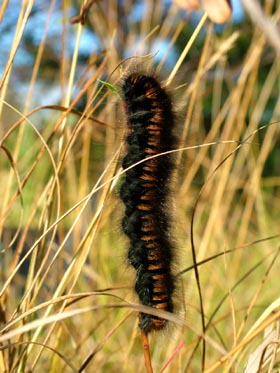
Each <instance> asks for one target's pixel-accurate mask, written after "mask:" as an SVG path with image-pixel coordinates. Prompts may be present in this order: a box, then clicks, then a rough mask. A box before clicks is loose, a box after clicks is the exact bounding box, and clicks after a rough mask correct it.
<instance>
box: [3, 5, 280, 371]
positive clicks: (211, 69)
mask: <svg viewBox="0 0 280 373" xmlns="http://www.w3.org/2000/svg"><path fill="white" fill-rule="evenodd" d="M30 3H31V2H30ZM267 3H269V2H268V1H267ZM104 4H105V3H104ZM104 4H103V3H102V2H96V4H94V5H93V6H92V8H91V11H90V14H89V23H90V25H91V27H93V28H94V30H95V32H96V34H97V36H98V37H99V39H100V41H101V45H102V48H103V51H102V54H100V55H97V54H94V53H92V54H91V58H90V59H89V61H88V62H87V63H86V65H85V66H81V62H80V60H79V58H78V53H77V54H76V52H78V46H79V37H80V32H81V31H82V26H81V25H74V26H72V27H73V28H74V29H75V30H76V33H77V42H76V47H75V51H74V53H73V55H71V54H70V52H69V49H68V48H69V46H68V45H67V43H66V44H64V49H63V52H64V53H62V54H61V55H60V56H59V60H58V61H57V64H56V65H55V66H57V67H56V69H55V74H54V75H52V76H53V78H52V79H53V84H56V85H57V86H60V87H61V88H63V87H64V88H65V89H62V90H61V91H62V92H64V93H62V98H61V102H60V104H59V105H58V103H57V102H48V105H52V107H51V108H47V109H46V108H43V107H41V106H40V105H38V104H34V106H32V102H35V103H36V97H37V95H39V94H41V93H40V92H37V91H36V89H38V87H37V86H36V83H37V82H39V81H44V77H45V76H46V75H44V74H45V72H46V71H47V70H45V71H44V70H43V68H42V69H40V67H41V66H44V64H45V61H47V57H46V55H45V53H44V52H45V49H46V48H47V46H51V45H52V42H53V41H52V40H50V39H49V37H48V35H47V36H46V40H45V42H44V40H42V42H41V44H40V48H41V50H40V49H39V50H38V51H37V50H36V49H34V53H36V63H34V64H33V65H30V66H29V67H28V68H26V74H27V75H26V76H29V77H31V76H32V78H31V80H30V83H29V90H30V96H29V95H27V96H25V95H23V96H22V97H18V96H17V97H16V99H14V98H13V94H12V92H15V91H16V89H17V85H16V83H15V82H14V79H12V77H13V75H12V74H13V71H14V70H13V69H15V67H14V66H13V62H12V64H11V69H12V70H9V69H8V62H7V65H6V68H7V70H6V75H3V77H2V80H1V89H0V92H1V93H0V127H1V132H0V135H1V140H0V141H1V142H0V145H1V148H0V150H1V153H0V154H1V157H0V178H1V191H0V216H1V219H0V232H1V246H0V248H1V253H0V263H1V264H0V281H1V282H0V297H1V298H0V322H1V329H0V330H1V334H0V343H1V344H0V353H1V355H0V371H1V372H2V371H3V372H29V371H32V372H37V371H48V372H70V371H71V372H72V371H75V372H78V371H79V370H80V369H81V367H82V366H83V364H84V362H85V361H86V359H88V362H87V363H86V364H85V365H86V367H85V369H84V371H85V372H117V371H118V372H143V371H145V362H144V354H143V348H142V345H141V337H140V333H139V330H138V328H137V322H138V319H137V314H138V311H139V310H141V305H139V304H138V299H137V297H136V295H135V294H134V291H133V286H134V285H133V284H134V271H133V270H132V269H131V268H130V267H129V265H128V264H127V262H126V250H127V246H128V242H127V239H126V237H125V236H124V235H123V234H122V233H121V227H120V221H121V218H122V211H123V206H122V203H121V201H120V200H119V198H118V193H117V191H118V187H119V184H120V182H121V177H122V176H121V172H122V171H121V167H120V165H121V162H120V158H121V156H122V155H123V154H124V151H125V150H124V147H123V145H124V141H123V138H124V134H125V118H124V112H123V109H122V103H121V101H120V100H119V98H118V97H117V96H116V94H115V92H114V89H118V83H119V79H120V73H121V70H122V69H125V68H126V67H127V66H130V65H131V64H135V63H137V64H139V65H144V66H146V65H151V64H152V63H151V56H150V57H149V56H146V55H147V54H154V53H155V48H153V41H154V40H155V39H156V38H158V37H162V38H169V39H171V40H172V42H171V46H173V45H174V44H176V45H177V47H178V48H179V45H180V44H181V43H182V40H184V43H185V45H187V43H188V42H189V40H190V37H191V35H188V34H185V33H184V34H183V33H182V31H181V30H183V29H184V28H183V26H184V22H185V21H184V20H182V21H181V22H178V20H177V18H176V17H177V16H178V12H177V10H176V9H175V7H174V8H173V7H171V8H170V9H169V10H168V12H167V14H166V16H165V17H164V20H163V21H162V19H161V14H162V9H163V8H162V3H161V2H159V1H155V2H154V7H155V8H154V12H152V14H150V16H147V17H143V19H141V20H140V22H139V23H130V24H129V28H128V29H129V32H128V34H126V33H125V34H122V32H121V31H122V30H123V29H124V23H123V21H124V20H126V21H127V22H128V13H129V11H130V7H131V2H127V7H126V8H124V9H123V11H124V14H123V15H122V17H123V18H121V15H120V14H119V13H117V9H116V8H115V5H114V2H111V3H110V6H109V9H108V10H105V8H104V7H105V5H104ZM106 4H107V3H106ZM51 6H52V2H51V3H50V6H49V9H48V10H50V11H51ZM279 6H280V5H279V2H277V7H276V8H277V9H276V11H275V14H274V17H275V18H276V19H278V20H279ZM3 9H4V8H3ZM21 11H22V14H24V12H25V11H27V12H28V9H27V10H26V9H25V8H24V5H22V8H21ZM65 12H66V8H65V9H64V8H63V9H62V10H61V17H63V14H64V15H65ZM5 16H7V15H6V14H5V13H4V14H3V17H5ZM277 17H278V18H277ZM121 20H122V21H121ZM17 22H18V26H22V27H24V26H25V24H26V19H25V18H24V17H23V18H21V15H19V17H18V20H17ZM46 22H47V19H46ZM48 22H49V21H48ZM62 22H65V24H66V23H67V22H69V17H68V16H67V17H65V18H64V19H63V21H62ZM186 22H187V21H186ZM47 24H48V27H51V22H49V23H47ZM13 27H14V30H15V39H14V40H13V41H11V47H10V52H11V53H12V54H13V53H14V52H13V51H14V50H15V47H16V44H17V42H18V39H17V38H19V40H21V39H22V38H24V36H22V35H21V33H20V27H17V25H16V24H14V25H13ZM122 27H123V28H122ZM239 28H240V31H239V32H238V33H237V32H236V30H234V27H232V29H230V28H228V29H227V30H225V32H224V33H223V34H222V35H219V36H217V35H215V34H214V32H213V27H212V26H211V24H209V25H208V24H206V27H205V30H206V36H205V39H203V38H202V37H201V33H199V40H197V39H195V40H194V43H191V44H190V45H189V47H190V49H189V51H188V54H187V56H186V57H185V58H184V62H183V63H182V64H181V65H179V66H178V69H177V68H176V71H175V70H173V71H174V72H175V75H174V79H173V82H171V84H170V90H171V92H173V94H174V97H175V104H176V108H178V110H177V109H176V111H178V113H179V114H178V131H177V133H178V138H179V139H180V141H181V142H180V146H179V148H178V152H177V156H176V157H177V158H176V159H177V168H176V178H175V181H174V186H173V188H174V192H173V197H174V198H173V199H174V214H173V215H174V216H173V220H174V224H173V225H174V232H173V235H174V239H175V241H176V244H177V248H176V251H177V263H176V265H175V272H176V273H180V274H179V275H178V277H177V278H178V289H177V292H176V296H175V300H176V305H177V313H176V314H174V315H169V316H168V315H167V316H166V315H165V316H166V317H169V319H170V328H168V330H167V331H166V332H164V333H161V334H153V335H151V337H150V348H151V359H152V365H153V368H154V371H155V372H160V371H161V370H162V368H163V366H164V364H165V362H166V361H167V360H168V359H169V358H170V357H171V362H170V363H169V364H168V366H167V368H166V369H165V372H185V371H190V372H199V371H201V370H202V365H203V343H202V339H204V341H205V346H204V347H205V349H204V354H205V365H204V370H205V371H206V372H218V371H225V372H233V371H243V369H244V367H245V366H246V364H247V363H248V361H249V359H250V357H251V356H252V354H253V353H255V356H256V361H257V362H256V363H255V365H250V366H249V368H248V369H249V370H248V371H250V372H252V371H261V372H266V371H271V372H272V371H273V366H274V367H275V369H276V367H277V364H279V356H278V355H279V354H278V341H279V334H278V333H279V331H278V330H279V321H278V319H279V304H280V298H279V285H278V280H277V279H278V276H279V265H280V262H279V257H278V254H279V219H280V209H279V206H280V193H279V187H280V173H279V165H278V158H279V157H278V155H279V133H280V126H279V112H280V100H279V97H280V95H279V88H280V84H279V58H277V56H276V54H275V53H274V51H273V48H272V47H270V45H269V44H268V43H267V42H266V39H265V38H264V36H263V34H262V32H261V31H260V30H258V29H257V28H256V27H255V26H254V25H252V24H251V25H250V33H248V24H247V25H246V27H245V26H244V27H241V26H240V27H239ZM193 32H194V31H193ZM246 32H247V33H248V35H247V38H246ZM192 35H194V33H193V34H192ZM66 37H67V35H66V32H65V31H64V32H63V33H62V35H61V38H62V39H64V38H66ZM178 37H179V38H180V44H177V38H178ZM244 38H245V39H246V42H244ZM143 40H145V41H144V42H143ZM203 40H205V41H203ZM239 41H240V44H239ZM143 45H144V46H145V48H144V49H143ZM185 45H184V46H183V48H185ZM19 48H23V45H20V47H19ZM89 48H91V46H89ZM130 48H132V52H131V55H130V57H135V56H136V55H137V56H138V57H137V58H136V57H135V58H130V59H128V60H126V61H124V59H123V55H124V54H123V52H124V50H130ZM143 55H145V56H143ZM44 56H45V57H44ZM139 56H142V57H139ZM234 56H238V58H237V57H236V60H235V58H234ZM162 65H163V66H164V61H162ZM120 67H121V68H120ZM173 67H174V66H172V68H173ZM167 70H168V69H167V67H166V66H165V67H164V68H163V69H162V71H159V73H160V74H161V76H162V78H163V79H167V78H168V77H170V76H172V75H171V74H169V73H167V72H166V71H167ZM164 71H165V72H164ZM104 76H105V79H104ZM104 80H106V81H108V84H105V86H104V84H101V83H100V82H101V81H104ZM48 84H50V82H49V80H48ZM47 87H48V86H47ZM111 87H114V89H112V88H111ZM46 90H47V88H46ZM71 92H74V93H73V95H72V98H71ZM44 94H46V95H48V93H47V92H45V93H44ZM81 98H86V99H85V108H84V109H83V111H82V112H81V110H80V109H78V112H75V111H74V109H77V107H79V105H78V104H79V103H80V102H81ZM55 105H56V106H55ZM33 109H35V110H34V111H33ZM192 217H193V219H192ZM191 229H192V232H193V236H192V235H191ZM191 238H193V244H194V249H195V252H196V259H197V262H198V263H199V266H198V267H197V268H198V271H199V278H200V286H201V291H202V300H203V310H204V314H203V315H202V314H201V308H200V303H199V296H198V288H197V282H196V279H195V274H194V266H193V257H192V251H191V249H192V248H191ZM202 317H203V319H204V322H205V325H206V326H207V328H206V331H205V334H204V336H203V338H202V339H201V335H202V326H201V325H202V322H201V319H202ZM265 338H268V339H267V340H268V341H270V342H271V341H273V344H271V345H270V346H271V348H269V349H267V353H266V355H263V357H262V353H264V351H265V347H266V344H268V342H267V340H266V339H265ZM263 342H265V343H264V344H263V345H262V343H263ZM197 344H198V348H196V346H197ZM258 346H260V348H259V350H258V349H257V348H258ZM174 351H177V352H176V353H175V354H174ZM173 354H174V355H173ZM260 359H263V361H261V362H260ZM250 364H251V363H250ZM256 367H257V368H256ZM254 369H255V370H254ZM257 369H259V370H257Z"/></svg>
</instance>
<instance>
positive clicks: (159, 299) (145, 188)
mask: <svg viewBox="0 0 280 373" xmlns="http://www.w3.org/2000/svg"><path fill="white" fill-rule="evenodd" d="M122 92H123V97H124V102H125V109H126V114H127V126H128V135H127V138H126V143H127V154H126V156H125V157H124V159H123V162H122V166H123V168H124V169H126V168H128V167H130V166H133V165H134V164H135V163H137V162H139V161H141V160H143V159H145V158H147V157H149V156H152V155H157V154H160V153H163V152H166V151H169V150H172V149H174V147H175V137H174V135H173V131H174V126H175V116H174V113H173V110H172V102H171V99H170V97H169V95H168V94H167V92H166V91H165V90H164V89H163V88H162V87H161V85H160V84H159V83H158V82H157V80H156V79H155V78H154V77H153V76H148V75H143V74H140V73H132V74H130V75H128V76H126V77H125V79H124V81H123V84H122ZM173 169H174V161H173V156H172V155H171V154H168V155H163V156H159V157H156V158H153V159H150V160H147V161H145V162H142V163H140V164H139V165H137V166H134V167H132V168H131V169H129V170H127V171H126V174H125V179H124V182H123V184H122V186H121V189H120V197H121V199H122V200H123V202H124V204H125V215H124V218H123V221H122V228H123V231H124V233H125V234H126V235H127V236H128V237H129V239H130V247H129V250H128V260H129V262H130V263H131V265H132V266H133V267H134V268H135V269H136V284H135V290H136V292H137V294H138V296H139V299H140V301H141V303H142V304H143V305H146V306H151V307H154V308H157V309H161V310H165V311H169V312H172V311H173V301H172V295H173V292H174V277H173V275H172V270H171V267H172V266H171V265H172V260H173V254H172V253H173V243H172V240H171V238H170V223H169V204H168V199H169V197H168V196H169V184H170V178H171V176H172V171H173ZM165 324H166V321H165V320H162V319H160V318H158V317H156V316H152V315H148V314H141V315H140V323H139V327H140V329H141V330H143V331H144V332H146V333H149V332H150V331H152V330H159V329H162V328H164V326H165Z"/></svg>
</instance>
